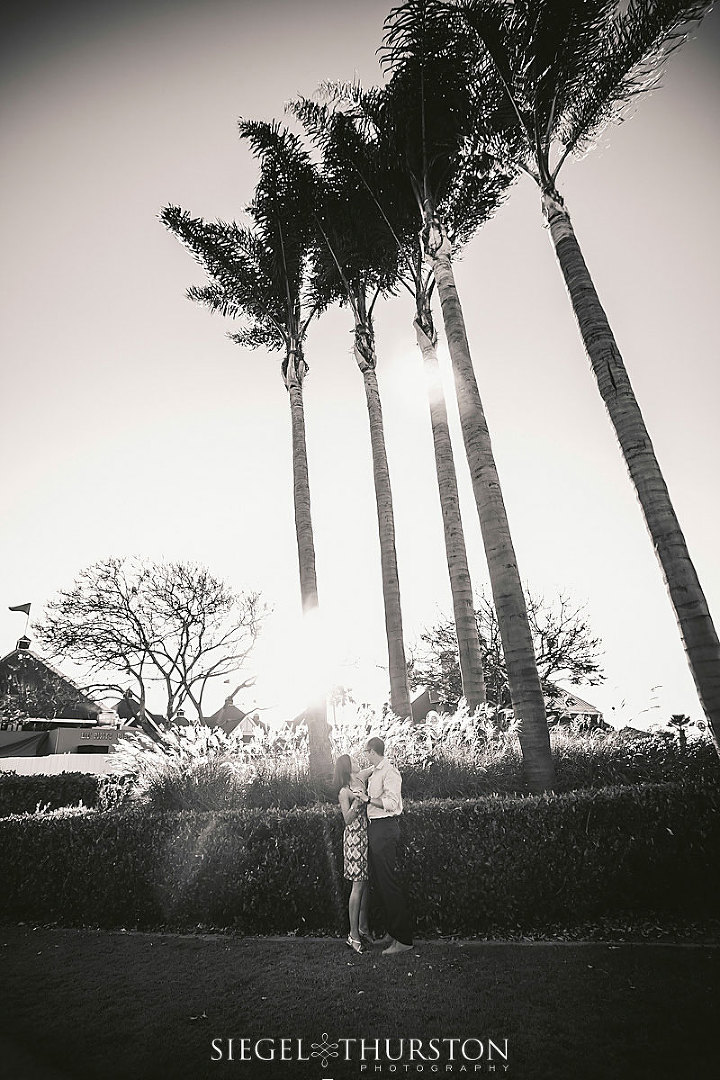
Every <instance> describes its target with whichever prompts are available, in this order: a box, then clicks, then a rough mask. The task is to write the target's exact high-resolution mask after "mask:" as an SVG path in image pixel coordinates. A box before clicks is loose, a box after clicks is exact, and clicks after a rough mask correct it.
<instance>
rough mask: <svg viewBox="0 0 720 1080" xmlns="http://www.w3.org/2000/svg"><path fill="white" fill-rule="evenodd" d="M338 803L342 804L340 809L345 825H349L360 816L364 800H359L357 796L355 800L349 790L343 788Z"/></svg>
mask: <svg viewBox="0 0 720 1080" xmlns="http://www.w3.org/2000/svg"><path fill="white" fill-rule="evenodd" d="M338 802H339V803H340V809H341V810H342V816H343V818H344V819H345V824H346V825H349V824H350V823H351V822H352V821H354V820H355V818H356V817H357V816H358V813H359V811H360V807H361V806H362V800H361V799H358V798H357V796H355V797H354V798H353V797H352V796H351V794H350V789H349V788H341V789H340V794H339V795H338Z"/></svg>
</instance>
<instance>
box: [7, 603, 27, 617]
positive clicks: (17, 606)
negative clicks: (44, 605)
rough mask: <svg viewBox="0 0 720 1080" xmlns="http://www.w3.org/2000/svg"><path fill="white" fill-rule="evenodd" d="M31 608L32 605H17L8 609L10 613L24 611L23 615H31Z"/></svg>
mask: <svg viewBox="0 0 720 1080" xmlns="http://www.w3.org/2000/svg"><path fill="white" fill-rule="evenodd" d="M30 607H31V605H30V604H17V605H16V606H15V607H11V608H8V611H22V613H23V615H29V614H30Z"/></svg>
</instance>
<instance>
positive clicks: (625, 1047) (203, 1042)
mask: <svg viewBox="0 0 720 1080" xmlns="http://www.w3.org/2000/svg"><path fill="white" fill-rule="evenodd" d="M0 948H1V949H2V958H3V965H2V967H3V999H4V1004H3V1009H2V1011H1V1012H0V1052H2V1061H3V1066H4V1075H7V1076H8V1078H9V1080H101V1078H102V1080H131V1078H132V1080H156V1078H157V1080H160V1078H162V1080H205V1078H206V1077H213V1078H218V1080H230V1078H232V1080H235V1078H238V1077H242V1078H246V1080H255V1078H256V1077H257V1078H259V1080H310V1078H312V1080H324V1078H332V1080H346V1078H351V1077H352V1078H355V1077H357V1078H362V1077H368V1078H369V1077H391V1076H395V1077H397V1076H422V1077H423V1080H425V1078H427V1077H429V1076H433V1075H443V1076H481V1077H485V1076H489V1075H495V1076H508V1077H513V1078H515V1080H579V1078H582V1080H626V1078H627V1080H631V1078H632V1080H644V1078H646V1077H647V1078H648V1080H649V1078H650V1077H652V1078H653V1080H665V1078H668V1080H669V1078H671V1077H672V1078H673V1080H676V1078H685V1077H690V1076H693V1077H698V1078H701V1077H702V1078H704V1077H709V1076H711V1075H713V1073H714V1068H715V1065H716V1053H715V1049H714V1046H713V1038H712V1035H713V1030H714V1029H713V1024H714V1020H715V1007H714V1006H715V1002H716V1001H717V996H718V990H720V985H719V983H720V979H719V977H718V976H719V973H720V950H719V949H718V947H716V946H712V945H682V946H681V945H669V944H652V945H650V944H645V945H641V944H617V945H608V944H601V943H593V944H586V945H578V944H560V943H535V944H520V943H512V944H511V943H465V944H460V943H449V942H423V943H421V944H420V945H418V947H417V948H416V949H415V950H413V952H411V953H406V954H403V955H401V956H399V957H394V958H386V957H383V956H381V955H380V951H379V950H378V949H374V950H372V951H370V952H369V953H368V954H366V955H364V956H355V955H354V954H351V953H349V952H348V951H347V950H346V949H344V948H343V946H342V943H341V942H339V941H337V940H333V939H295V938H289V939H283V940H278V939H258V938H248V939H241V938H231V937H224V936H220V935H218V936H204V937H198V936H179V935H177V936H175V935H169V934H167V935H163V934H124V933H104V932H98V931H84V930H58V929H46V928H32V927H30V926H16V927H6V928H4V929H2V930H1V931H0ZM324 1033H326V1034H327V1036H328V1043H330V1044H333V1043H337V1044H338V1045H337V1047H336V1048H335V1050H334V1051H333V1052H338V1053H339V1057H338V1058H333V1057H332V1056H328V1058H327V1059H326V1065H325V1066H324V1067H323V1062H322V1059H321V1058H319V1057H315V1058H313V1057H311V1054H312V1049H313V1048H312V1044H313V1043H316V1046H318V1047H320V1049H321V1048H322V1045H323V1043H322V1039H323V1035H324ZM243 1038H245V1039H248V1040H250V1041H249V1042H248V1043H245V1044H243V1043H242V1042H241V1040H242V1039H243ZM230 1039H232V1040H234V1041H233V1043H232V1044H230V1043H229V1040H230ZM258 1039H272V1040H274V1042H273V1043H271V1042H265V1043H262V1044H260V1046H259V1047H258V1049H259V1052H260V1054H261V1055H263V1056H270V1052H271V1051H274V1054H275V1059H274V1060H273V1061H269V1062H262V1061H260V1060H258V1059H257V1055H256V1054H255V1049H254V1047H255V1043H256V1040H258ZM282 1039H287V1040H290V1041H289V1042H288V1043H286V1044H285V1052H286V1054H287V1055H289V1056H290V1057H292V1059H293V1060H287V1061H282V1060H279V1059H280V1057H281V1055H282V1052H283V1044H282V1043H281V1041H280V1040H282ZM298 1039H300V1040H301V1045H300V1046H298V1042H297V1040H298ZM363 1039H364V1040H365V1050H366V1053H365V1061H364V1062H363V1061H362V1060H361V1052H362V1044H361V1042H360V1040H363ZM378 1039H379V1040H381V1041H380V1043H379V1044H378V1051H379V1054H380V1061H375V1059H374V1048H375V1040H378ZM386 1039H388V1040H390V1043H388V1044H387V1046H386V1045H385V1040H386ZM400 1039H403V1040H404V1044H403V1046H402V1049H401V1047H400V1042H399V1040H400ZM410 1039H415V1040H420V1043H419V1044H418V1043H416V1044H415V1046H414V1048H411V1046H410V1042H409V1040H410ZM432 1039H435V1040H438V1041H437V1043H436V1044H434V1045H435V1047H436V1048H437V1053H438V1055H439V1060H436V1061H433V1060H432V1058H433V1057H434V1054H435V1049H434V1045H433V1043H432V1042H431V1040H432ZM452 1039H454V1040H456V1041H455V1042H454V1043H449V1042H447V1041H445V1042H443V1040H452ZM506 1039H507V1048H506V1052H507V1058H505V1057H504V1056H503V1053H502V1051H503V1050H504V1048H505V1040H506ZM213 1040H216V1041H215V1043H213ZM343 1040H357V1041H356V1042H353V1043H347V1044H346V1043H345V1042H343ZM491 1042H492V1044H493V1045H492V1046H491ZM463 1043H465V1056H464V1057H463ZM231 1045H232V1053H233V1058H234V1060H232V1061H231V1060H228V1058H229V1056H230V1052H231V1051H230V1046H231ZM346 1046H347V1056H348V1057H349V1058H350V1060H348V1061H343V1060H342V1057H343V1054H344V1053H345V1050H346ZM481 1046H482V1052H481V1049H480V1047H481ZM243 1047H244V1049H245V1054H246V1056H250V1057H251V1058H252V1060H249V1061H247V1060H246V1061H242V1060H240V1058H241V1057H242V1056H243ZM451 1050H452V1060H450V1053H451ZM401 1052H402V1057H401V1058H400V1060H398V1061H395V1062H391V1061H390V1060H389V1058H390V1057H399V1056H400V1054H401ZM419 1054H424V1055H425V1056H424V1058H423V1057H420V1056H419ZM303 1057H307V1058H310V1060H308V1061H304V1060H298V1059H299V1058H303ZM213 1058H214V1059H215V1060H213ZM471 1059H476V1060H471ZM363 1065H364V1066H365V1067H364V1068H363ZM378 1065H379V1066H380V1068H378V1067H377V1066H378ZM491 1065H494V1066H495V1068H494V1069H493V1068H491V1067H490V1066H491ZM451 1066H452V1067H451Z"/></svg>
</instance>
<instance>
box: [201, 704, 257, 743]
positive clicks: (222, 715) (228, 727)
mask: <svg viewBox="0 0 720 1080" xmlns="http://www.w3.org/2000/svg"><path fill="white" fill-rule="evenodd" d="M205 723H206V724H207V725H208V726H209V727H219V728H222V730H223V731H224V732H225V734H226V735H232V733H233V732H235V733H236V734H238V735H242V738H243V742H250V740H251V739H252V737H253V735H254V734H255V730H256V728H257V727H263V728H264V727H265V725H264V724H262V723H261V722H260V720H259V719H258V717H257V715H253V716H250V715H249V714H248V713H244V712H243V711H242V709H238V707H237V705H234V704H233V700H232V698H231V697H229V698H225V703H224V705H223V706H222V708H220V709H218V711H217V712H215V713H213V714H212V716H206V717H205Z"/></svg>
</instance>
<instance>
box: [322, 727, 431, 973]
mask: <svg viewBox="0 0 720 1080" xmlns="http://www.w3.org/2000/svg"><path fill="white" fill-rule="evenodd" d="M365 750H366V753H367V755H368V757H369V758H370V761H371V765H370V767H369V768H367V769H360V768H359V766H358V765H357V762H355V761H353V760H352V759H351V758H350V756H349V755H348V754H341V756H340V757H339V758H338V759H337V762H336V763H335V783H336V785H337V787H338V789H339V790H338V802H339V803H340V809H341V810H342V815H343V819H344V821H345V834H344V837H343V856H344V863H345V867H344V874H345V877H346V879H347V880H348V881H350V882H351V883H352V888H351V890H350V900H349V902H348V911H349V916H350V934H349V935H348V939H347V944H348V945H349V946H350V948H351V949H353V950H354V951H355V952H357V953H362V952H363V951H364V946H367V945H372V939H371V937H370V929H369V927H368V921H367V919H368V916H367V902H368V880H369V881H371V882H372V888H373V893H374V894H375V895H376V896H377V899H378V901H379V906H380V908H381V910H382V913H383V917H384V919H385V929H386V931H387V933H386V935H385V938H384V939H383V941H382V944H383V945H385V946H386V947H385V948H384V949H383V955H386V956H391V955H393V954H396V953H402V952H406V951H407V950H408V949H412V947H413V945H412V925H411V920H410V916H409V913H408V910H407V905H406V903H405V896H404V893H403V888H402V884H401V882H400V877H399V874H398V871H397V849H398V842H399V839H400V820H399V819H400V814H401V813H402V777H401V776H400V773H399V772H398V770H397V769H396V768H395V766H394V765H393V764H392V763H391V762H390V761H388V759H387V758H386V757H385V745H384V743H383V741H382V739H378V738H372V739H370V740H369V741H368V744H367V746H366V747H365ZM366 785H367V786H366Z"/></svg>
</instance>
